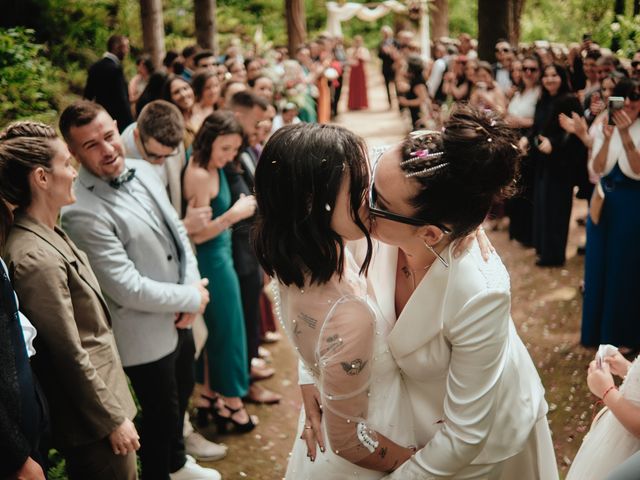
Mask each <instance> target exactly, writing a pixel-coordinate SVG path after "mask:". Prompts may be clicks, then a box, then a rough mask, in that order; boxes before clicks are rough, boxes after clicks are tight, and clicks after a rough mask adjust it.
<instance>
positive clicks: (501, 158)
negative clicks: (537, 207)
mask: <svg viewBox="0 0 640 480" xmlns="http://www.w3.org/2000/svg"><path fill="white" fill-rule="evenodd" d="M517 142H518V135H517V132H516V130H515V129H514V128H512V127H510V126H509V125H507V123H506V122H505V121H504V119H503V118H502V117H501V116H499V115H498V114H496V113H494V112H492V111H490V110H481V109H479V108H476V107H473V106H470V105H460V106H458V107H456V108H455V109H454V110H453V112H452V113H451V116H450V117H449V119H448V120H447V121H446V122H445V124H444V128H443V133H442V148H443V150H444V152H445V154H446V159H447V161H448V162H449V169H450V174H451V176H452V177H453V178H455V179H456V182H457V183H459V187H460V188H461V189H462V190H468V191H469V193H472V194H473V193H476V194H479V193H481V192H484V193H485V194H486V195H490V196H492V197H493V198H494V200H500V199H503V198H506V197H509V196H511V195H512V194H513V193H514V191H515V188H514V186H515V180H516V176H517V172H518V163H519V162H518V160H519V158H520V155H521V153H520V149H519V148H518V146H517Z"/></svg>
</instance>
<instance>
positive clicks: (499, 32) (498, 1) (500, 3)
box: [478, 0, 525, 62]
mask: <svg viewBox="0 0 640 480" xmlns="http://www.w3.org/2000/svg"><path fill="white" fill-rule="evenodd" d="M524 2H525V0H478V56H479V57H480V58H481V59H482V60H487V61H488V62H495V60H496V58H495V52H494V47H495V45H496V41H497V40H498V39H500V38H504V39H506V40H508V41H509V43H511V45H512V46H514V47H516V46H517V45H518V42H519V40H520V17H521V16H522V11H523V10H524Z"/></svg>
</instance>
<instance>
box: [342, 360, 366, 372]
mask: <svg viewBox="0 0 640 480" xmlns="http://www.w3.org/2000/svg"><path fill="white" fill-rule="evenodd" d="M367 363H368V360H365V361H364V362H363V361H362V359H360V358H356V359H355V360H352V361H351V362H340V365H342V369H343V370H344V371H345V372H346V374H347V375H358V374H359V373H360V372H362V370H364V367H365V366H366V365H367Z"/></svg>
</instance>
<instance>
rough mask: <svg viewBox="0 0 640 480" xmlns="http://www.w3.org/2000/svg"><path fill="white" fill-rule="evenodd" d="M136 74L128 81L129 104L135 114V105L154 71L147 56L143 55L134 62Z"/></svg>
mask: <svg viewBox="0 0 640 480" xmlns="http://www.w3.org/2000/svg"><path fill="white" fill-rule="evenodd" d="M136 71H137V73H136V74H135V75H134V76H133V77H132V78H131V80H129V102H131V106H132V108H133V112H134V114H135V105H136V103H137V102H138V99H139V98H140V95H142V92H143V91H144V89H145V87H146V86H147V83H149V77H151V74H153V72H154V71H155V67H154V66H153V62H152V61H151V57H150V56H149V55H143V56H141V57H140V58H138V59H137V60H136Z"/></svg>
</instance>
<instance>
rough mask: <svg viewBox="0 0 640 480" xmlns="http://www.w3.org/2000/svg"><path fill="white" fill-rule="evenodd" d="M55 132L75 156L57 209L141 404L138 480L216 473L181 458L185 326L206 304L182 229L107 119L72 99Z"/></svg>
mask: <svg viewBox="0 0 640 480" xmlns="http://www.w3.org/2000/svg"><path fill="white" fill-rule="evenodd" d="M60 131H61V132H62V135H63V136H64V138H65V140H66V141H67V144H68V145H69V150H70V151H71V153H72V154H73V155H74V156H75V158H76V159H77V160H78V161H79V162H80V164H81V168H80V172H79V176H78V180H77V182H76V184H75V187H74V189H75V194H76V197H77V202H76V203H75V204H74V205H71V206H69V207H68V208H65V209H64V210H63V212H62V223H63V225H64V228H65V230H66V231H67V233H68V235H69V236H70V237H71V238H72V239H73V240H74V241H75V242H76V243H77V244H78V246H79V247H80V248H81V249H82V250H84V251H85V252H86V254H87V256H88V257H89V261H90V263H91V266H92V268H93V270H94V272H95V274H96V276H97V278H98V280H99V282H100V286H101V287H102V291H103V292H104V294H105V297H106V299H107V303H108V304H109V307H110V310H111V312H112V314H113V315H112V317H113V331H114V334H115V338H116V343H117V345H118V350H119V352H120V357H121V359H122V363H123V365H124V367H125V372H126V373H127V375H128V376H129V379H130V380H131V383H132V385H133V389H134V391H135V393H136V396H137V398H138V401H139V402H140V406H141V407H142V414H143V416H142V429H141V451H140V459H141V463H142V478H143V479H153V480H169V479H171V480H188V479H194V480H195V479H212V480H218V479H220V475H219V474H218V472H217V471H215V470H213V469H204V468H202V467H200V466H198V465H197V464H196V463H195V461H194V460H193V459H192V458H190V457H187V456H186V455H185V451H184V439H183V436H182V429H183V418H184V412H185V410H186V407H187V402H188V398H189V395H190V394H191V390H192V389H193V382H194V374H193V355H194V350H195V347H194V343H193V335H192V333H191V329H190V326H191V324H192V323H193V320H194V318H195V315H196V314H197V313H202V312H203V311H204V308H205V306H206V304H207V303H208V302H209V295H208V293H207V289H206V288H205V287H206V284H207V280H206V279H200V274H199V272H198V268H197V264H196V260H195V258H194V256H193V253H192V251H191V248H190V245H189V240H188V238H187V235H186V232H185V230H184V226H183V225H182V223H181V222H180V220H179V218H178V215H177V214H176V212H175V210H174V209H173V207H172V205H171V202H170V201H169V197H168V196H167V191H166V189H165V186H164V184H163V183H162V181H161V180H160V178H159V177H158V175H157V174H156V173H155V172H154V171H153V167H151V165H149V163H148V162H146V161H141V160H126V161H125V158H124V149H123V146H122V142H121V139H120V135H119V134H118V128H117V124H116V122H115V121H114V120H113V119H112V118H111V117H110V116H109V114H108V113H107V112H106V111H105V110H104V109H103V108H102V107H101V106H99V105H98V104H96V103H93V102H89V101H80V102H76V103H74V104H72V105H70V106H69V107H67V108H66V109H65V110H64V112H62V115H61V117H60Z"/></svg>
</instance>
